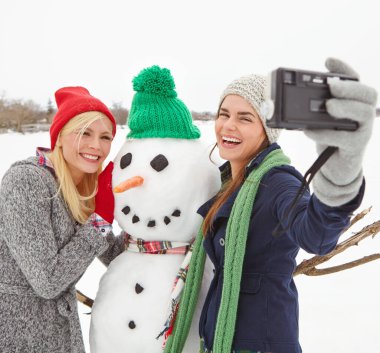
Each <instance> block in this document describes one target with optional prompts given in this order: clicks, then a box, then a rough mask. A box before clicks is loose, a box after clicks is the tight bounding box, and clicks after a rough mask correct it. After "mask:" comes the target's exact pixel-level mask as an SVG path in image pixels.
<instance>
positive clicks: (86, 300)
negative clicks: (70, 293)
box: [77, 289, 94, 308]
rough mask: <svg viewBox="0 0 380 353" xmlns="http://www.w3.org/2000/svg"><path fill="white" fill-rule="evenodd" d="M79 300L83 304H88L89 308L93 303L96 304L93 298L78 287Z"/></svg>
mask: <svg viewBox="0 0 380 353" xmlns="http://www.w3.org/2000/svg"><path fill="white" fill-rule="evenodd" d="M77 300H78V301H79V302H81V303H82V304H84V305H86V306H88V307H89V308H92V305H93V304H94V301H93V300H92V299H91V298H89V297H88V296H87V295H85V294H83V293H82V292H81V291H79V290H78V289H77Z"/></svg>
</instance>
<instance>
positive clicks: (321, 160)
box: [272, 146, 338, 237]
mask: <svg viewBox="0 0 380 353" xmlns="http://www.w3.org/2000/svg"><path fill="white" fill-rule="evenodd" d="M337 149H338V147H333V146H328V147H327V148H326V149H325V150H324V151H323V152H322V153H321V154H320V155H319V156H318V158H317V159H316V160H315V162H314V163H313V165H312V166H311V167H310V168H309V169H308V170H307V171H306V173H305V175H304V176H303V179H302V184H301V186H300V188H299V189H298V192H297V194H296V196H295V197H294V199H293V201H292V203H291V204H290V206H289V208H288V209H287V210H286V212H285V216H284V217H285V218H288V217H290V221H289V223H288V226H287V227H286V228H282V227H281V223H279V224H278V225H277V226H276V228H275V229H274V230H273V232H272V235H273V236H275V237H277V236H280V235H281V234H283V233H285V232H287V231H288V230H289V229H290V228H291V227H292V225H293V222H294V219H295V217H296V214H292V211H293V210H294V208H295V206H296V205H297V203H298V201H299V200H300V199H301V197H302V196H303V194H304V193H305V191H306V190H307V189H308V187H309V185H310V182H311V180H312V179H313V178H314V176H315V174H317V172H318V170H319V169H321V167H322V166H323V165H324V164H325V163H326V162H327V160H328V159H329V158H330V157H331V156H332V155H333V154H334V152H335V151H336V150H337Z"/></svg>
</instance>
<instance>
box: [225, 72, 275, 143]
mask: <svg viewBox="0 0 380 353" xmlns="http://www.w3.org/2000/svg"><path fill="white" fill-rule="evenodd" d="M266 87H267V79H266V78H265V77H264V76H260V75H248V76H243V77H240V78H238V79H236V80H234V81H232V82H231V83H230V84H229V85H228V86H227V88H226V89H225V90H224V92H223V93H222V96H221V97H220V103H219V107H220V105H221V104H222V102H223V100H224V98H226V96H228V95H230V94H236V95H238V96H241V97H243V98H244V99H245V100H246V101H247V102H248V103H249V104H251V105H252V107H253V108H254V109H255V111H256V112H257V113H258V115H259V117H260V119H261V121H262V122H263V125H264V129H265V132H266V134H267V136H268V140H269V143H271V144H272V143H273V142H276V141H277V140H278V138H279V136H280V131H281V130H280V129H273V128H270V127H268V126H267V124H266V122H267V119H268V118H270V117H271V115H272V113H273V109H271V106H272V104H271V102H269V101H268V100H267V99H266V94H265V92H266Z"/></svg>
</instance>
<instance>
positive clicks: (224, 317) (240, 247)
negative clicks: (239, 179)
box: [164, 149, 290, 353]
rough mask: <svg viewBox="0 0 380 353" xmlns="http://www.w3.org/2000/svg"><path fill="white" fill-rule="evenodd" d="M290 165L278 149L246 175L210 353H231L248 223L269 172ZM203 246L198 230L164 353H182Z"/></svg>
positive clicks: (230, 232)
mask: <svg viewBox="0 0 380 353" xmlns="http://www.w3.org/2000/svg"><path fill="white" fill-rule="evenodd" d="M289 163H290V159H289V158H288V157H287V156H285V155H284V153H283V152H282V150H281V149H276V150H274V151H272V152H270V153H269V154H268V155H267V156H266V157H265V158H264V160H263V161H262V162H261V163H260V165H259V166H258V167H257V168H255V169H254V170H253V171H252V172H251V173H250V174H249V175H248V177H247V178H246V180H245V181H244V183H243V185H242V187H241V189H240V191H239V193H238V195H237V197H236V200H235V202H234V204H233V207H232V210H231V214H230V217H229V219H228V223H227V231H226V237H225V238H226V239H225V250H224V251H225V259H224V273H223V274H224V279H223V289H222V298H221V303H220V307H219V312H218V319H217V323H216V329H215V336H214V342H213V350H212V351H213V353H231V348H232V342H233V338H234V333H235V323H236V314H237V307H238V301H239V294H240V281H241V275H242V269H243V261H244V255H245V247H246V242H247V237H248V228H249V222H250V219H251V213H252V209H253V205H254V202H255V198H256V194H257V190H258V188H259V186H260V181H261V179H262V177H263V176H264V175H265V174H266V173H267V172H268V171H269V170H270V169H272V168H274V167H277V166H281V165H286V164H289ZM202 242H203V233H202V231H201V230H200V231H199V233H198V236H197V239H196V240H195V243H194V250H193V254H192V257H191V260H190V264H189V271H188V274H187V278H186V284H185V289H184V292H183V294H182V298H181V302H180V307H179V310H178V313H177V318H176V322H175V325H174V330H173V333H172V335H170V336H169V338H168V340H167V342H166V346H165V350H164V353H179V352H182V349H183V347H184V345H185V342H186V338H187V335H188V333H189V329H190V325H191V321H192V318H193V314H194V309H195V306H196V303H197V300H198V294H199V290H200V286H201V283H202V278H203V271H204V264H205V259H206V254H205V250H204V248H203V244H202Z"/></svg>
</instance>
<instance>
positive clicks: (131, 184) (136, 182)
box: [113, 176, 144, 193]
mask: <svg viewBox="0 0 380 353" xmlns="http://www.w3.org/2000/svg"><path fill="white" fill-rule="evenodd" d="M143 183H144V178H142V177H141V176H134V177H132V178H129V179H127V180H124V181H122V182H121V183H120V184H119V185H117V186H115V187H114V188H113V192H115V193H121V192H124V191H127V190H129V189H132V188H135V187H137V186H140V185H142V184H143Z"/></svg>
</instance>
